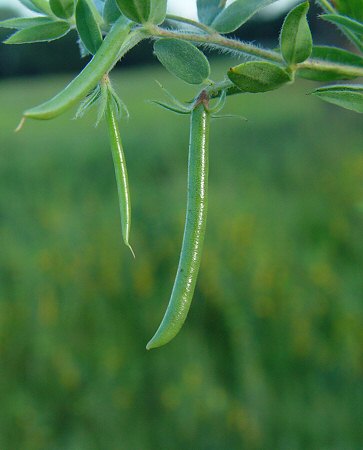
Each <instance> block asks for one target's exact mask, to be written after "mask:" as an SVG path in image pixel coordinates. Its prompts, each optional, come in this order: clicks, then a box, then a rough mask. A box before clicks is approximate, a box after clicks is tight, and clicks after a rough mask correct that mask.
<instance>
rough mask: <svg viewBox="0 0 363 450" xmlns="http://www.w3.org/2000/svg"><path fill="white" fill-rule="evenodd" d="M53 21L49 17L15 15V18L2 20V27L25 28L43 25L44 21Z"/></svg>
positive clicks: (0, 23)
mask: <svg viewBox="0 0 363 450" xmlns="http://www.w3.org/2000/svg"><path fill="white" fill-rule="evenodd" d="M49 22H52V19H50V18H49V17H44V16H42V17H14V19H7V20H3V21H2V22H0V28H1V27H2V28H13V29H16V30H23V29H24V28H29V27H34V26H36V25H42V24H44V23H49Z"/></svg>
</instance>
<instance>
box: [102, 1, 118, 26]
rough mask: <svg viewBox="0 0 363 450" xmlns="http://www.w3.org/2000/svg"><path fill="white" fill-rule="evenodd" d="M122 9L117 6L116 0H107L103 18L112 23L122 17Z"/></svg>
mask: <svg viewBox="0 0 363 450" xmlns="http://www.w3.org/2000/svg"><path fill="white" fill-rule="evenodd" d="M120 15H121V11H120V9H119V7H118V6H117V3H116V0H106V3H105V6H104V8H103V20H104V21H105V22H106V23H108V24H112V23H115V22H116V20H117V19H118V18H119V17H120Z"/></svg>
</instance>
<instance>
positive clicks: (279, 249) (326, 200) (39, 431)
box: [0, 61, 363, 450]
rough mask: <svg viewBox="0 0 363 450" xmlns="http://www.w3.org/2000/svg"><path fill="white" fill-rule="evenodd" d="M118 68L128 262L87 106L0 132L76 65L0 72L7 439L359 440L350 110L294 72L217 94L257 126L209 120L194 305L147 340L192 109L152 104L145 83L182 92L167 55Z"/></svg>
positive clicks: (361, 285) (181, 190)
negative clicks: (83, 111)
mask: <svg viewBox="0 0 363 450" xmlns="http://www.w3.org/2000/svg"><path fill="white" fill-rule="evenodd" d="M229 63H230V62H229V61H222V62H221V65H220V66H219V67H218V70H217V68H215V67H213V73H214V74H215V76H223V74H224V70H225V67H226V66H228V65H229ZM114 78H115V80H114V81H115V87H116V88H117V90H119V91H120V92H122V94H123V95H124V97H125V101H126V102H127V103H128V104H129V105H130V109H131V111H130V112H131V120H130V122H129V123H128V124H125V123H124V122H121V125H122V128H127V133H125V135H124V144H125V153H126V157H127V160H128V165H129V173H130V183H131V189H132V194H133V202H134V203H133V211H134V226H133V244H134V245H135V247H136V248H135V250H136V251H137V258H136V260H135V261H134V260H132V259H131V258H130V256H129V254H128V253H127V252H126V251H124V249H123V245H122V240H121V239H120V238H119V234H120V227H119V212H118V202H117V192H116V189H115V181H114V176H113V165H112V158H111V155H110V153H109V148H108V144H107V130H106V128H105V127H102V126H100V127H99V128H98V129H95V128H94V126H93V124H94V120H95V117H93V116H89V117H88V116H87V117H86V118H85V119H84V120H82V121H73V120H70V119H71V118H72V115H71V114H68V115H65V116H63V117H60V118H59V119H57V120H56V121H51V122H47V124H46V126H44V124H38V123H33V124H30V123H28V124H27V125H26V126H25V127H24V129H23V131H22V132H21V133H18V134H15V133H12V132H9V133H7V132H6V131H4V130H12V128H13V126H14V124H15V123H16V122H17V120H18V117H19V111H20V110H22V109H23V108H24V107H26V105H28V104H32V103H35V102H37V101H38V99H39V98H41V97H42V98H46V97H49V96H51V95H52V93H54V91H56V90H58V89H61V87H62V86H63V85H64V84H65V83H66V82H68V81H69V77H64V78H56V77H53V78H50V79H49V80H47V79H45V78H43V77H42V78H41V79H38V80H37V79H32V80H8V81H3V82H2V83H1V86H0V104H2V105H6V108H2V110H1V111H0V122H1V125H2V128H1V133H0V148H1V149H2V150H1V151H2V162H1V165H0V210H1V220H0V233H1V237H2V247H1V252H0V312H1V314H0V322H1V326H0V338H1V342H2V345H1V383H0V397H1V414H0V447H1V449H4V450H19V449H24V450H39V449H42V450H43V449H44V450H80V449H82V450H83V449H85V450H103V449H104V447H106V448H107V449H106V450H120V449H122V450H135V449H137V450H139V449H140V450H181V449H182V450H184V449H193V450H194V449H197V450H211V449H213V450H221V449H222V450H224V449H226V450H241V449H246V450H261V449H263V450H311V449H314V450H315V449H317V450H332V449H334V450H343V449H344V450H357V449H360V447H361V443H362V442H363V429H362V427H361V418H362V416H363V402H362V401H361V399H362V398H363V385H362V382H361V380H362V359H361V354H362V346H361V342H362V315H363V305H362V301H361V299H362V295H363V280H362V266H363V240H362V239H361V237H362V230H363V210H362V198H363V186H362V179H363V156H362V141H363V128H362V126H361V116H360V115H358V114H353V113H351V114H350V113H348V112H346V111H344V110H343V109H339V108H334V107H333V106H331V108H330V105H328V104H325V105H324V104H323V103H322V102H318V101H314V99H313V98H312V97H311V96H306V95H304V94H305V92H306V91H307V90H308V89H309V87H310V83H304V82H301V83H300V84H299V85H298V84H295V85H294V86H292V87H291V89H289V95H286V91H285V93H284V95H281V94H280V92H279V91H274V92H270V93H266V94H265V95H263V96H262V95H254V94H251V95H250V94H244V95H243V97H242V98H241V97H238V96H236V97H233V98H232V97H231V98H230V99H229V101H228V105H227V112H230V113H238V114H241V113H242V114H244V115H246V116H247V117H248V119H249V122H248V123H241V122H239V121H234V120H229V121H216V122H214V123H213V125H214V129H213V130H212V136H213V139H212V141H211V144H212V145H211V156H212V158H211V179H210V199H211V205H213V206H212V207H211V208H210V214H209V217H208V231H207V234H206V241H205V257H204V258H203V262H202V268H201V274H200V275H201V276H200V279H199V282H198V285H197V291H196V296H195V301H194V303H193V305H192V309H191V314H190V318H189V320H188V322H187V324H186V326H185V327H184V329H183V331H182V334H181V335H180V336H179V337H178V338H177V339H175V340H174V341H173V343H172V344H171V345H170V346H167V347H164V349H163V350H161V351H155V352H150V353H146V352H145V349H144V345H145V342H146V340H147V339H148V338H149V337H150V336H151V333H152V332H153V331H154V327H155V326H156V325H157V323H158V320H159V318H160V315H161V309H162V307H163V305H164V304H166V302H167V299H168V294H169V290H170V285H171V283H172V277H173V275H174V271H175V268H176V265H177V260H178V250H179V249H178V247H179V244H180V237H181V236H180V235H181V232H182V227H183V219H184V214H185V204H184V202H185V195H186V194H185V183H186V159H187V155H186V153H187V145H188V118H183V117H181V116H180V117H176V116H174V115H172V114H169V113H167V112H165V111H162V110H159V109H158V108H155V107H154V106H151V105H147V104H145V101H144V99H145V98H153V97H155V96H156V95H158V93H159V88H158V87H157V86H155V85H154V83H153V80H154V79H158V80H160V81H161V82H162V83H163V84H165V85H167V86H168V88H170V90H172V92H174V93H175V95H177V96H178V97H179V98H190V97H191V96H192V94H193V88H190V86H188V85H186V84H184V83H180V82H178V80H177V79H175V80H174V78H172V77H170V76H168V74H167V73H166V72H165V71H163V70H162V69H161V68H160V69H159V70H158V69H156V68H151V69H149V70H148V71H147V73H145V71H143V70H140V68H137V69H136V70H127V71H122V72H121V73H120V72H119V73H118V74H115V76H114ZM30 86H31V88H29V87H30ZM297 103H298V105H299V107H298V108H297V107H296V104H297ZM327 108H329V109H328V111H327ZM327 114H328V116H327ZM94 116H95V115H94ZM327 117H328V118H329V120H327ZM140 120H142V123H143V130H142V132H140V128H139V123H140ZM165 129H166V130H168V132H167V133H165V132H164V130H165ZM342 149H344V150H343V151H342ZM171 206H172V207H171Z"/></svg>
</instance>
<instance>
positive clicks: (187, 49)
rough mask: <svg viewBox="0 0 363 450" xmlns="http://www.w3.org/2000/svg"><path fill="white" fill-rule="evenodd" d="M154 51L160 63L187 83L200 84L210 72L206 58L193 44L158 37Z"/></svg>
mask: <svg viewBox="0 0 363 450" xmlns="http://www.w3.org/2000/svg"><path fill="white" fill-rule="evenodd" d="M154 51H155V54H156V56H157V58H158V60H159V61H160V62H161V64H162V65H163V66H164V67H165V68H166V69H167V70H168V71H169V72H170V73H172V74H173V75H175V76H176V77H178V78H180V79H182V80H183V81H185V82H186V83H189V84H200V83H203V81H205V80H206V79H207V78H208V77H209V74H210V67H209V62H208V60H207V58H206V57H205V56H204V54H203V53H202V52H201V51H200V50H199V49H197V47H195V46H194V45H193V44H190V43H189V42H185V41H179V40H178V39H160V40H158V41H156V42H155V45H154Z"/></svg>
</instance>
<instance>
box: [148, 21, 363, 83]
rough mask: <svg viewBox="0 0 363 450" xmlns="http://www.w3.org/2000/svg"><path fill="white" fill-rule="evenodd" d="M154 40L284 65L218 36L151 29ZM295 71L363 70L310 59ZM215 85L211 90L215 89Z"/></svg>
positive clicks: (349, 73)
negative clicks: (188, 43) (186, 43)
mask: <svg viewBox="0 0 363 450" xmlns="http://www.w3.org/2000/svg"><path fill="white" fill-rule="evenodd" d="M148 31H149V32H150V34H151V35H152V37H154V38H176V39H182V40H185V41H191V42H194V43H196V44H204V45H207V46H210V47H214V48H222V49H226V50H233V51H236V52H241V53H244V54H245V55H249V56H254V57H256V58H260V59H263V60H267V61H271V62H276V63H280V64H284V61H283V59H282V56H281V55H280V54H279V53H277V52H275V51H272V50H267V49H264V48H261V47H258V46H256V45H253V44H250V43H247V42H241V41H237V40H234V39H229V38H226V37H224V36H221V35H220V34H213V35H210V34H196V33H184V32H180V31H173V30H166V29H163V28H160V27H153V28H152V29H149V30H148ZM296 69H314V70H321V71H329V70H334V71H335V72H338V73H339V74H341V76H342V78H344V77H350V78H351V77H362V76H363V68H362V67H355V66H350V65H348V64H337V63H334V64H333V63H327V62H325V61H323V60H319V59H314V58H310V59H308V60H307V61H304V62H303V63H300V64H297V66H296ZM216 86H217V85H215V86H214V87H213V88H212V90H213V89H215V88H216Z"/></svg>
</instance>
